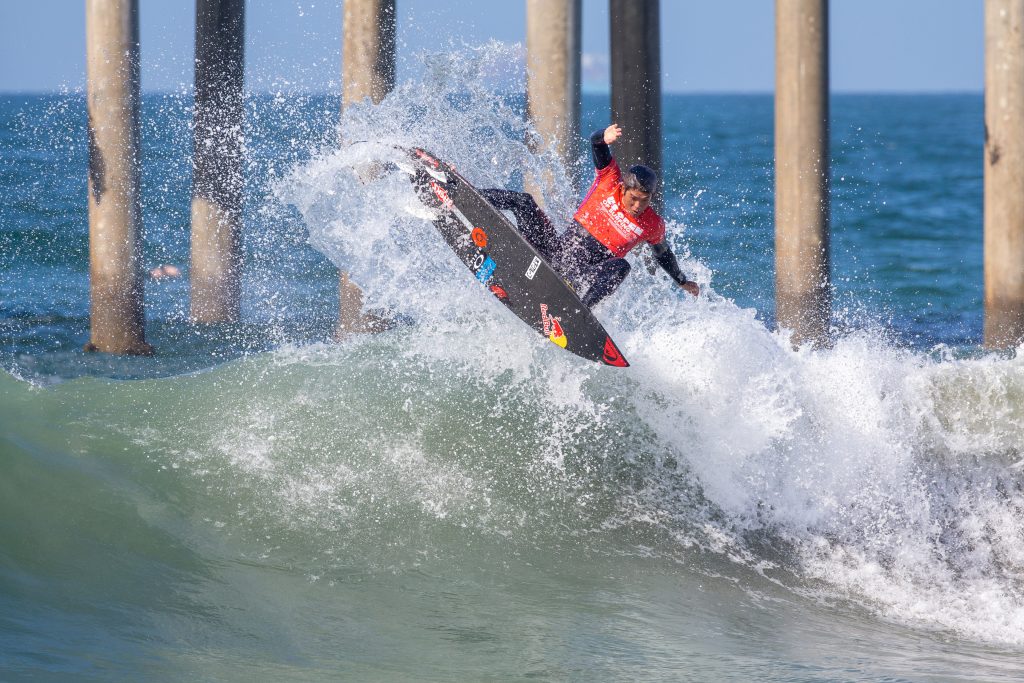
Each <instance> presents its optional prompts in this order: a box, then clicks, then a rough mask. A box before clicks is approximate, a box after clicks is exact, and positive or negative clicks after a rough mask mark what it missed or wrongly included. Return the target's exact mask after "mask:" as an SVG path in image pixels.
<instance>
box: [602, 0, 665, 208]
mask: <svg viewBox="0 0 1024 683" xmlns="http://www.w3.org/2000/svg"><path fill="white" fill-rule="evenodd" d="M609 19H610V23H611V76H612V121H614V122H615V123H617V124H619V125H620V126H622V138H620V139H619V141H618V142H617V143H616V144H615V157H616V158H617V159H618V162H619V164H620V165H621V166H622V167H623V168H627V167H628V166H631V165H633V164H643V165H645V166H650V167H651V168H653V169H654V170H655V171H657V172H658V174H659V175H661V171H662V157H661V28H660V14H659V10H658V0H610V3H609ZM661 197H662V193H659V194H658V195H656V196H655V198H654V203H655V205H656V206H660V199H661Z"/></svg>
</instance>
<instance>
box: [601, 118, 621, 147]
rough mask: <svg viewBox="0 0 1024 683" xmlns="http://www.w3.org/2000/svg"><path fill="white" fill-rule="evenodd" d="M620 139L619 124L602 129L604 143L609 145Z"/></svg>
mask: <svg viewBox="0 0 1024 683" xmlns="http://www.w3.org/2000/svg"><path fill="white" fill-rule="evenodd" d="M620 137H622V129H621V128H619V124H617V123H613V124H612V125H610V126H608V127H607V128H605V129H604V143H605V144H606V145H610V144H612V143H613V142H615V141H616V140H618V139H619V138H620Z"/></svg>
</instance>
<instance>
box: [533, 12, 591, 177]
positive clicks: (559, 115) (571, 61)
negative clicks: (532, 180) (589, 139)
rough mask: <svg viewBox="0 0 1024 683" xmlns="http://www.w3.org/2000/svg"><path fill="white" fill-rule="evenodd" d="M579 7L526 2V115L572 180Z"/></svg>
mask: <svg viewBox="0 0 1024 683" xmlns="http://www.w3.org/2000/svg"><path fill="white" fill-rule="evenodd" d="M581 7H582V4H581V0H526V110H527V115H528V116H529V117H530V120H531V121H532V122H533V125H534V128H536V130H537V132H538V133H540V135H541V137H542V138H543V141H544V143H545V144H547V145H551V146H552V147H553V148H554V150H555V153H556V154H557V155H558V158H559V160H560V161H561V162H562V166H563V168H565V170H566V172H567V173H568V174H569V177H570V179H574V178H575V173H574V164H575V161H576V156H577V152H578V149H579V136H580V46H581V37H580V36H581V16H582V10H581ZM541 182H543V183H550V182H551V180H550V178H545V179H541Z"/></svg>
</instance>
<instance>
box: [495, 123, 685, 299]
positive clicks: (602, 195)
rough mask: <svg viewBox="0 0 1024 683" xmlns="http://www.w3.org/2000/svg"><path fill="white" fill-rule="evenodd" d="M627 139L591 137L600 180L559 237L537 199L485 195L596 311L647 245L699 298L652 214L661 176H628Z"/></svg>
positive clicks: (614, 130)
mask: <svg viewBox="0 0 1024 683" xmlns="http://www.w3.org/2000/svg"><path fill="white" fill-rule="evenodd" d="M621 136H622V129H621V128H620V127H619V126H618V125H617V124H614V123H613V124H611V125H610V126H608V127H607V128H605V129H604V130H598V131H595V132H594V134H593V135H591V136H590V143H591V148H592V152H593V157H594V168H595V169H596V171H597V177H596V178H595V179H594V183H593V185H591V186H590V190H589V191H588V192H587V196H586V197H585V198H584V199H583V202H582V203H581V204H580V206H579V208H578V209H577V211H576V215H575V216H573V222H572V223H570V224H569V228H568V229H567V230H566V231H565V232H564V233H562V234H561V235H557V234H556V233H555V229H554V226H553V225H552V224H551V221H550V220H549V219H548V217H547V216H546V215H544V212H543V211H541V210H540V207H538V206H537V202H536V201H535V200H534V199H533V197H532V196H530V195H529V194H527V193H525V192H514V191H511V190H481V191H480V194H482V195H483V196H484V198H485V199H487V201H489V202H491V204H493V205H494V206H495V207H497V208H499V209H503V210H508V211H511V212H512V214H513V215H514V216H515V217H516V223H517V224H518V228H519V231H520V233H522V235H523V237H525V238H526V239H527V240H528V241H529V242H530V243H531V244H532V245H533V246H534V248H536V249H537V251H538V252H540V255H541V256H542V257H544V259H545V260H547V261H548V262H549V263H550V264H551V265H552V267H554V268H555V269H556V270H557V271H558V272H559V273H561V274H562V276H563V277H565V278H566V279H567V280H569V282H570V283H572V285H573V286H574V287H575V288H577V289H580V290H582V289H584V288H586V293H585V294H584V295H583V298H582V301H583V303H584V304H585V305H586V306H587V307H588V308H592V307H593V306H595V305H597V303H598V302H600V301H601V300H603V299H604V298H605V297H607V296H608V295H610V294H611V293H612V292H614V291H615V290H616V289H617V288H618V287H619V285H621V284H622V282H623V281H624V280H625V279H626V276H627V275H629V271H630V264H629V262H628V261H627V260H626V259H625V258H624V257H625V256H626V254H628V253H629V252H630V251H632V250H633V249H634V248H635V247H636V246H637V245H638V244H640V243H641V242H647V243H648V244H650V245H651V250H652V251H653V253H654V260H655V261H656V262H657V263H658V265H660V266H661V267H662V268H663V269H664V270H665V272H666V273H668V274H669V276H670V277H671V278H672V279H673V280H674V281H675V282H676V284H678V285H679V286H680V287H682V288H683V289H684V290H686V291H687V292H689V293H690V294H692V295H693V296H697V295H698V294H700V288H699V287H698V286H697V283H695V282H692V281H690V280H687V279H686V276H685V275H683V273H682V271H681V270H680V269H679V262H678V260H677V259H676V256H675V254H674V253H673V252H672V249H671V248H670V247H669V246H668V243H667V242H666V240H665V221H663V220H662V218H661V216H659V215H658V214H657V212H656V211H655V210H654V209H653V208H651V205H650V204H651V197H653V196H654V193H655V192H656V191H657V189H658V174H657V173H655V172H654V171H653V170H652V169H650V168H648V167H647V166H640V165H636V166H630V167H629V169H628V170H627V171H626V172H625V173H622V171H621V170H620V169H619V164H618V162H617V161H616V160H615V158H614V157H613V156H612V152H611V147H610V145H611V144H613V143H614V142H615V141H616V140H618V139H619V138H620V137H621Z"/></svg>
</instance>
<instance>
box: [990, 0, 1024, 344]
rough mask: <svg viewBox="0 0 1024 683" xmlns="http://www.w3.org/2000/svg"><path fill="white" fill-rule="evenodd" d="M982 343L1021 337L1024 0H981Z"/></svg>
mask: <svg viewBox="0 0 1024 683" xmlns="http://www.w3.org/2000/svg"><path fill="white" fill-rule="evenodd" d="M984 167H985V209H984V210H985V218H984V223H985V346H986V347H988V348H1008V347H1013V346H1016V345H1017V344H1020V343H1021V342H1022V341H1024V0H986V2H985V161H984Z"/></svg>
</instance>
